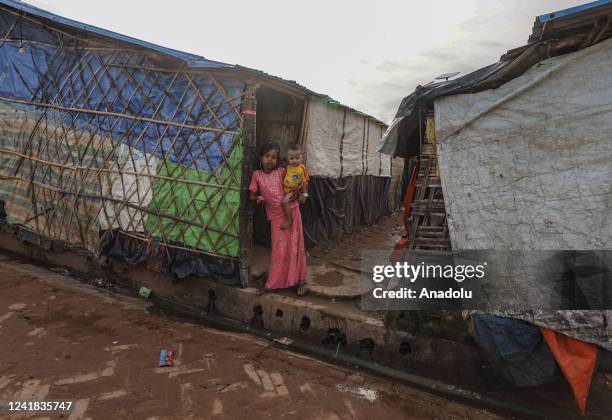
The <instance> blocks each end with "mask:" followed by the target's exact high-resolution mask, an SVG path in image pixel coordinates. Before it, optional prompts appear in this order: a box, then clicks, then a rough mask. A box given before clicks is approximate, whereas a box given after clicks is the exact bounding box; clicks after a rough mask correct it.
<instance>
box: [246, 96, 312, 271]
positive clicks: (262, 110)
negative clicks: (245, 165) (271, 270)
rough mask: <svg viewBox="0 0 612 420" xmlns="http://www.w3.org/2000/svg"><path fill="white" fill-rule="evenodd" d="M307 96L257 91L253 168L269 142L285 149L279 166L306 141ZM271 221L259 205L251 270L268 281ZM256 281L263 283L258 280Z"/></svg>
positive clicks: (256, 167) (256, 211) (254, 230)
mask: <svg viewBox="0 0 612 420" xmlns="http://www.w3.org/2000/svg"><path fill="white" fill-rule="evenodd" d="M305 103H306V101H305V98H304V97H301V96H297V95H291V94H289V93H284V92H281V91H279V90H276V89H272V88H270V87H268V86H262V87H260V88H259V89H258V90H257V118H256V124H257V125H256V146H257V149H256V154H255V156H254V158H253V159H254V161H253V168H254V169H259V168H260V164H259V151H260V150H261V148H262V146H263V145H264V144H266V143H268V142H274V143H277V144H278V145H279V146H280V148H281V159H280V161H279V165H282V166H284V165H286V162H285V161H284V159H283V157H284V156H285V153H286V151H287V146H288V145H289V144H290V143H302V136H303V129H304V127H303V125H304V111H305V108H306V107H305ZM270 237H271V234H270V223H269V222H268V221H267V219H266V212H265V208H264V206H255V212H254V214H253V249H252V253H251V261H250V267H251V268H250V271H251V275H252V276H253V277H254V278H252V279H253V280H255V279H259V280H261V281H265V278H266V275H265V274H266V273H267V271H268V267H269V262H270ZM256 283H259V281H257V282H256Z"/></svg>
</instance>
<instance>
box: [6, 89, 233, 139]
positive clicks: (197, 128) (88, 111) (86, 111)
mask: <svg viewBox="0 0 612 420" xmlns="http://www.w3.org/2000/svg"><path fill="white" fill-rule="evenodd" d="M0 101H6V102H15V103H18V104H24V105H33V106H39V107H43V108H54V109H59V110H62V111H68V112H79V113H84V114H94V115H104V116H108V117H117V118H126V119H129V120H134V121H144V122H150V123H154V124H162V125H171V126H174V127H178V128H188V129H190V130H194V131H212V132H215V133H228V134H234V135H235V134H238V133H237V132H235V131H224V130H222V129H217V128H211V127H202V126H197V125H191V124H180V123H175V122H173V121H165V120H156V119H153V118H147V117H137V116H134V115H127V114H122V113H119V112H108V111H97V110H94V109H83V108H69V107H65V106H61V105H55V104H46V103H43V102H34V101H26V100H23V99H17V98H7V97H5V96H0Z"/></svg>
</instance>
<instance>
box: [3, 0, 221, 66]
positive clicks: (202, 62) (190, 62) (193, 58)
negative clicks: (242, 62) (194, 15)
mask: <svg viewBox="0 0 612 420" xmlns="http://www.w3.org/2000/svg"><path fill="white" fill-rule="evenodd" d="M0 4H3V5H5V6H8V7H10V8H13V9H15V10H19V11H21V12H24V13H27V14H29V15H32V16H36V17H38V18H41V19H44V20H47V21H50V22H53V23H57V24H59V25H63V26H65V27H69V28H74V29H78V30H81V31H87V32H90V33H93V34H96V35H99V36H101V37H105V38H110V39H113V40H116V41H120V42H124V43H126V44H131V45H133V46H136V47H141V48H146V49H148V50H152V51H155V52H158V53H161V54H164V55H168V56H171V57H174V58H176V59H177V60H180V61H183V62H184V63H185V64H186V65H187V66H188V67H196V68H224V67H233V65H232V64H226V63H222V62H220V61H213V60H208V59H206V58H204V57H201V56H199V55H195V54H189V53H186V52H183V51H178V50H173V49H172V48H166V47H162V46H160V45H156V44H152V43H150V42H146V41H142V40H139V39H136V38H132V37H129V36H127V35H122V34H118V33H116V32H113V31H109V30H106V29H102V28H98V27H97V26H93V25H88V24H86V23H82V22H77V21H76V20H72V19H68V18H65V17H62V16H59V15H56V14H54V13H51V12H48V11H46V10H43V9H39V8H38V7H34V6H31V5H29V4H27V3H23V2H21V1H17V0H0Z"/></svg>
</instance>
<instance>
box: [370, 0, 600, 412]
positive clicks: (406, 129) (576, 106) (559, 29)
mask: <svg viewBox="0 0 612 420" xmlns="http://www.w3.org/2000/svg"><path fill="white" fill-rule="evenodd" d="M611 17H612V2H610V1H597V2H593V3H589V4H586V5H582V6H578V7H576V8H572V9H567V10H562V11H559V12H554V13H551V14H546V15H542V16H539V17H537V18H536V21H535V24H534V28H533V33H532V34H531V36H530V37H529V41H528V44H527V45H525V46H522V47H519V48H516V49H513V50H510V51H508V52H507V53H506V54H504V55H503V56H502V57H501V59H500V61H499V62H498V63H495V64H492V65H490V66H487V67H484V68H482V69H480V70H477V71H475V72H473V73H470V74H468V75H465V76H463V77H459V78H457V79H455V80H451V81H446V82H441V83H430V84H428V85H425V86H418V87H417V88H416V90H415V92H414V93H413V94H411V95H410V96H408V97H406V98H405V99H404V100H403V101H402V104H401V105H400V107H399V110H398V113H397V115H396V118H395V119H394V121H393V122H392V124H391V126H390V127H389V129H388V130H387V132H386V133H385V135H384V137H383V139H382V141H381V150H382V151H384V152H385V153H389V154H394V155H398V156H401V157H404V158H411V157H414V156H416V157H417V158H418V159H419V165H418V168H417V169H416V170H415V172H414V174H413V177H412V181H411V189H410V190H409V194H410V202H411V205H408V206H407V208H408V211H411V212H412V219H411V220H412V223H411V224H410V225H409V226H408V238H407V244H408V247H411V248H422V249H442V250H447V249H450V248H452V249H454V250H470V249H497V250H559V251H563V250H606V249H610V248H612V224H610V222H609V221H610V220H611V219H612V211H611V210H610V207H609V205H608V203H609V202H610V200H611V199H612V188H611V187H610V174H611V173H612V166H611V165H612V164H611V162H612V146H611V144H612V143H611V138H610V135H611V133H612V72H610V68H612V39H610V37H611V35H612V26H611V25H610V21H611ZM500 314H501V315H505V316H509V317H512V318H519V319H523V320H526V321H528V322H530V323H532V324H535V325H538V326H540V327H544V328H545V329H551V330H554V331H556V332H560V333H562V334H564V335H567V336H569V337H573V338H576V339H578V340H581V341H583V342H587V343H594V344H597V345H599V346H600V347H602V348H604V349H607V350H612V327H611V326H612V311H610V310H598V311H561V310H560V311H555V312H550V311H548V312H546V311H536V312H533V313H531V312H530V313H526V312H521V311H518V310H517V311H507V312H503V313H500ZM546 331H548V330H546ZM547 334H548V333H547ZM545 338H546V339H547V342H548V344H549V346H551V345H553V346H554V345H555V344H554V340H553V339H551V338H550V337H549V336H545ZM553 350H556V347H555V348H554V349H553ZM588 352H589V357H592V358H593V359H592V360H591V361H590V362H589V363H587V364H586V365H585V366H587V367H588V369H586V376H587V377H588V381H587V382H586V387H587V388H586V389H587V390H588V384H589V382H590V373H591V372H592V368H593V365H594V354H595V353H594V351H592V349H590V348H589V350H588ZM553 353H554V354H555V358H556V359H557V362H558V363H559V364H560V366H561V367H562V370H563V367H564V364H563V361H562V360H560V359H559V357H561V356H559V354H560V353H559V352H556V351H553ZM569 364H570V365H572V364H574V365H578V364H577V363H576V362H575V361H574V362H571V361H570V363H569ZM589 369H591V370H590V371H589ZM564 373H565V371H564ZM583 385H584V383H583ZM581 392H584V387H583V389H582V390H581V391H580V392H578V391H577V393H576V395H579V394H580V395H582V394H581ZM580 398H582V397H580ZM578 399H579V398H578V396H577V400H578ZM584 401H586V397H584ZM584 401H583V400H580V401H579V404H581V409H584Z"/></svg>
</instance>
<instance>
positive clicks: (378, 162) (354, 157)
mask: <svg viewBox="0 0 612 420" xmlns="http://www.w3.org/2000/svg"><path fill="white" fill-rule="evenodd" d="M308 107H309V109H308V135H307V140H306V149H307V166H308V171H309V172H310V175H313V176H320V177H325V178H340V177H345V176H355V175H374V176H386V177H388V176H391V157H390V156H387V155H383V154H381V153H379V152H378V151H377V148H378V143H379V141H380V139H381V137H382V134H383V132H384V127H383V126H381V125H380V124H377V123H376V122H375V121H373V120H371V119H370V118H368V117H365V116H363V115H360V114H358V113H356V112H354V111H351V110H350V109H347V108H344V107H341V106H336V105H331V104H328V103H325V102H323V101H322V100H321V99H320V98H313V99H311V101H310V103H309V105H308Z"/></svg>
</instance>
